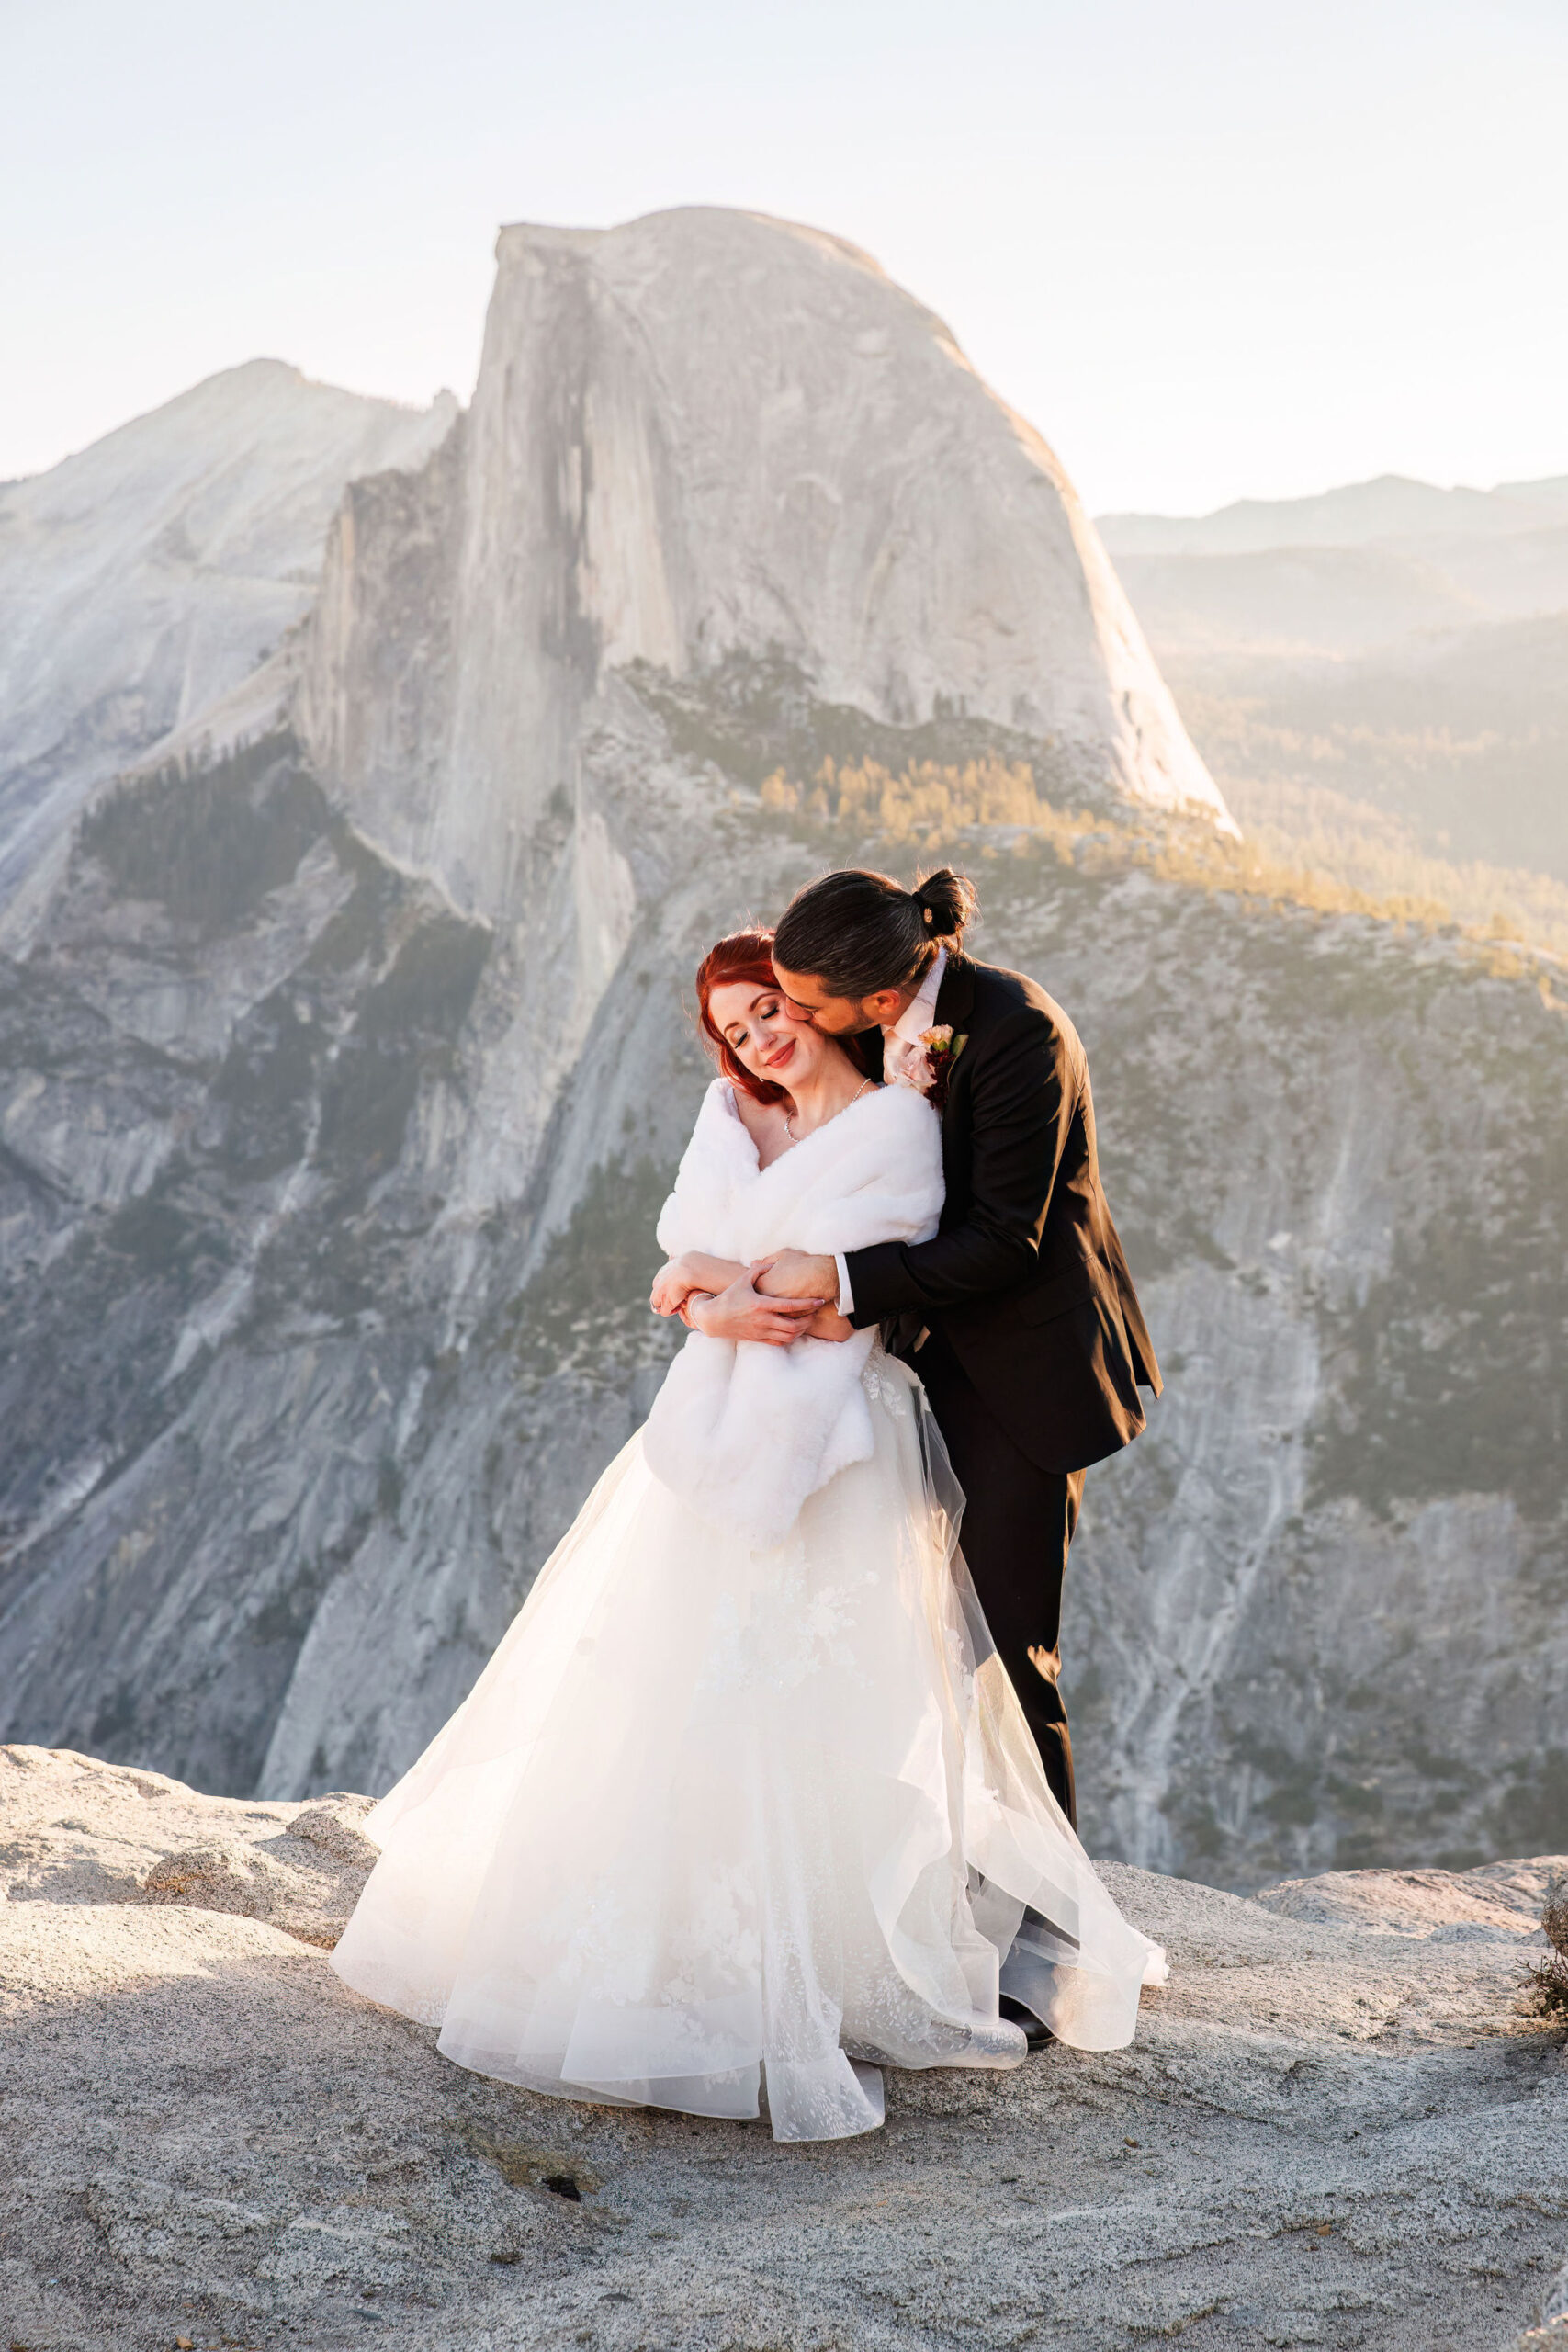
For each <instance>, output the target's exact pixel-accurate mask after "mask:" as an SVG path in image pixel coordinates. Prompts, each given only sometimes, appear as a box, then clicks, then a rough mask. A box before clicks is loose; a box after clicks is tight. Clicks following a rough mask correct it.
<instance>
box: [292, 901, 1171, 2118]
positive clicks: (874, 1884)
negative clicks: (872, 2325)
mask: <svg viewBox="0 0 1568 2352" xmlns="http://www.w3.org/2000/svg"><path fill="white" fill-rule="evenodd" d="M770 945H771V940H770V938H769V935H768V934H767V933H757V932H748V933H740V934H739V935H738V936H737V937H735V938H732V939H726V940H722V941H721V942H720V943H719V944H718V945H717V946H716V947H715V948H714V949H713V950H712V952H711V953H710V954H709V955H708V956H707V957H706V958H705V961H704V963H703V966H702V967H701V970H700V971H699V973H698V976H697V989H698V998H699V1002H700V1008H701V1018H702V1023H703V1028H704V1031H705V1035H706V1038H707V1040H708V1042H709V1044H710V1046H711V1048H712V1050H713V1052H714V1055H715V1057H716V1060H717V1061H718V1063H719V1066H720V1069H721V1071H722V1073H723V1075H721V1076H720V1077H718V1078H716V1079H715V1080H714V1082H713V1084H712V1085H711V1086H710V1087H709V1089H708V1091H707V1094H706V1096H705V1100H704V1103H703V1106H702V1110H701V1113H700V1115H699V1117H698V1120H697V1124H696V1128H695V1131H694V1134H693V1136H692V1140H691V1143H690V1144H689V1146H688V1147H687V1150H686V1154H685V1157H684V1159H682V1163H681V1169H680V1173H679V1175H678V1177H677V1179H676V1183H675V1190H674V1192H673V1193H671V1197H670V1199H669V1201H668V1202H667V1203H666V1204H665V1207H664V1211H663V1214H662V1216H660V1222H659V1242H660V1248H661V1249H662V1250H665V1251H666V1252H667V1253H668V1255H669V1260H670V1262H669V1263H668V1264H667V1265H666V1266H665V1267H664V1269H663V1271H662V1272H661V1273H660V1276H659V1278H658V1281H657V1282H656V1283H655V1285H654V1295H653V1304H654V1306H655V1307H656V1308H657V1309H658V1310H659V1311H660V1313H664V1314H678V1315H679V1316H680V1317H681V1319H682V1321H683V1322H684V1323H685V1324H686V1325H687V1326H688V1327H689V1330H690V1334H691V1336H690V1337H689V1338H688V1339H687V1340H686V1342H685V1346H684V1348H683V1349H682V1351H681V1353H680V1354H679V1355H678V1356H677V1357H676V1359H675V1362H674V1363H673V1364H672V1365H671V1370H670V1373H669V1375H668V1377H667V1378H666V1380H665V1383H664V1385H663V1387H662V1388H661V1390H660V1394H659V1397H658V1398H657V1399H656V1401H655V1404H654V1408H653V1410H652V1412H651V1414H650V1415H649V1419H648V1421H647V1423H646V1424H645V1426H644V1427H643V1429H642V1430H639V1431H638V1432H637V1435H636V1436H635V1437H633V1438H632V1440H631V1441H630V1442H629V1443H628V1444H627V1445H626V1446H625V1447H624V1448H623V1450H622V1452H621V1453H620V1454H619V1455H618V1456H617V1457H616V1459H615V1461H614V1462H613V1463H612V1464H611V1465H610V1467H609V1468H608V1470H606V1471H605V1473H604V1476H603V1477H602V1478H601V1479H600V1481H599V1483H598V1485H597V1486H596V1487H595V1488H594V1489H593V1492H592V1495H591V1496H590V1497H589V1498H588V1500H587V1502H586V1503H585V1504H584V1506H583V1508H582V1510H581V1513H580V1514H579V1516H578V1519H577V1521H576V1524H575V1525H574V1526H573V1527H572V1528H571V1530H570V1532H569V1533H568V1534H567V1536H566V1537H565V1538H564V1540H563V1541H562V1542H561V1544H559V1545H558V1547H557V1549H556V1551H555V1553H554V1555H552V1557H551V1558H550V1559H549V1560H548V1562H547V1564H546V1566H544V1568H543V1569H541V1571H540V1573H539V1576H538V1578H537V1580H536V1583H535V1586H534V1589H533V1590H532V1591H531V1593H530V1594H529V1596H528V1599H527V1600H526V1602H525V1605H524V1607H523V1608H522V1610H521V1611H519V1613H518V1615H517V1618H516V1620H515V1621H514V1623H513V1625H512V1627H511V1629H510V1631H509V1632H508V1633H507V1634H506V1636H505V1638H504V1639H503V1640H502V1644H501V1645H500V1647H499V1648H498V1650H497V1651H496V1653H495V1656H494V1657H492V1658H491V1662H490V1664H489V1666H488V1667H487V1668H486V1669H485V1671H484V1673H483V1674H482V1675H481V1676H480V1678H479V1681H478V1683H477V1684H476V1685H475V1687H474V1690H473V1691H472V1692H471V1693H470V1695H469V1697H468V1699H467V1700H466V1701H465V1702H464V1703H463V1705H462V1706H461V1707H459V1708H458V1710H457V1713H456V1714H455V1715H454V1716H453V1717H452V1718H451V1720H450V1722H449V1723H447V1724H446V1726H445V1728H444V1729H443V1730H442V1731H441V1732H439V1733H438V1734H437V1736H436V1737H435V1738H434V1740H433V1741H432V1743H431V1745H430V1747H428V1748H427V1749H426V1750H425V1752H424V1754H423V1756H422V1757H421V1758H420V1759H419V1761H418V1763H417V1764H415V1765H414V1767H413V1769H412V1771H410V1772H408V1773H407V1774H406V1775H405V1776H404V1778H403V1779H402V1780H401V1781H399V1783H398V1785H397V1786H396V1788H394V1789H393V1790H392V1792H391V1793H390V1794H389V1796H387V1797H385V1798H383V1800H382V1801H381V1803H380V1804H378V1806H377V1807H376V1809H375V1811H374V1812H373V1813H372V1814H371V1815H370V1816H369V1820H368V1822H367V1828H368V1831H369V1834H370V1836H371V1837H372V1838H373V1839H374V1840H375V1841H376V1843H377V1844H378V1846H379V1848H380V1849H381V1854H380V1860H379V1861H378V1864H377V1867H376V1869H375V1871H373V1872H372V1874H371V1877H370V1879H369V1881H368V1883H367V1886H366V1888H365V1892H364V1894H363V1895H362V1896H361V1898H360V1901H359V1905H358V1907H357V1909H356V1910H355V1914H354V1917H353V1918H352V1919H351V1920H350V1922H349V1925H348V1928H347V1929H346V1931H345V1933H344V1937H343V1939H342V1941H341V1942H340V1943H339V1945H338V1947H337V1950H336V1951H335V1952H334V1953H333V1967H334V1968H335V1969H336V1970H337V1973H338V1974H339V1975H340V1976H341V1977H342V1978H343V1979H344V1982H345V1983H346V1984H348V1985H353V1986H354V1987H355V1989H356V1990H357V1991H358V1992H360V1993H363V1994H366V1995H367V1996H369V1998H370V1999H372V2000H374V2001H378V2002H381V2003H383V2004H385V2005H386V2006H387V2007H391V2008H395V2009H398V2010H400V2011H401V2012H402V2013H403V2014H404V2015H405V2016H407V2017H411V2018H418V2019H421V2020H423V2021H424V2022H426V2023H429V2024H432V2025H438V2026H439V2027H440V2039H439V2043H438V2047H439V2048H440V2049H441V2050H442V2051H443V2052H445V2053H446V2056H447V2057H449V2058H452V2059H455V2060H456V2061H457V2064H459V2065H462V2066H468V2067H472V2068H473V2069H475V2070H476V2071H477V2072H479V2073H480V2074H485V2075H497V2076H500V2077H501V2078H502V2079H503V2080H505V2081H507V2082H513V2083H520V2084H524V2085H525V2086H527V2087H529V2088H530V2089H533V2090H536V2091H547V2092H550V2093H553V2094H554V2095H555V2096H557V2097H558V2098H579V2099H586V2100H592V2101H596V2102H606V2103H610V2104H615V2105H645V2106H654V2107H668V2108H676V2109H682V2110H684V2111H685V2112H687V2113H689V2114H694V2115H722V2116H754V2115H756V2114H757V2113H758V2112H759V2109H760V2100H761V2098H762V2097H763V2096H765V2098H766V2101H767V2110H768V2115H769V2118H770V2120H771V2123H772V2127H773V2133H774V2136H775V2137H776V2138H778V2139H781V2140H827V2139H839V2138H843V2137H846V2136H848V2135H850V2134H852V2133H853V2132H857V2131H870V2130H873V2129H874V2127H875V2126H876V2125H878V2124H879V2123H880V2122H881V2121H882V2120H883V2090H882V2077H881V2074H880V2072H879V2069H880V2068H881V2067H882V2066H884V2065H892V2066H906V2067H927V2066H990V2067H1009V2066H1016V2065H1017V2064H1020V2063H1021V2060H1022V2059H1023V2057H1024V2056H1025V2054H1026V2049H1027V2042H1026V2039H1025V2035H1024V2032H1023V2030H1022V2029H1021V2027H1019V2026H1018V2025H1016V2024H1013V2023H1010V2022H1009V2021H1008V2019H1007V2018H1004V2017H1003V2016H1002V2015H1001V2014H1000V2012H999V2010H998V1992H999V1991H1000V1992H1006V1993H1008V1994H1010V1996H1012V1997H1013V2000H1014V2001H1016V2002H1018V2003H1021V2005H1022V2006H1023V2007H1025V2008H1027V2009H1029V2010H1030V2011H1032V2013H1033V2014H1034V2015H1035V2016H1037V2017H1038V2018H1041V2019H1042V2020H1043V2023H1044V2024H1046V2025H1047V2026H1049V2027H1050V2029H1051V2030H1052V2031H1053V2032H1054V2033H1055V2035H1056V2036H1057V2037H1058V2038H1059V2039H1060V2040H1061V2041H1065V2042H1069V2043H1074V2044H1076V2045H1077V2046H1078V2047H1079V2048H1083V2049H1113V2048H1119V2047H1121V2046H1122V2044H1123V2043H1125V2042H1127V2041H1131V2039H1132V2037H1133V2033H1134V2026H1135V2022H1136V2017H1137V2007H1138V1993H1139V1987H1140V1985H1142V1984H1145V1983H1158V1982H1161V1981H1163V1977H1164V1973H1165V1971H1164V1960H1163V1956H1162V1955H1161V1953H1160V1952H1159V1951H1158V1949H1157V1947H1156V1946H1155V1945H1153V1944H1151V1943H1149V1942H1148V1941H1147V1939H1145V1937H1143V1936H1141V1935H1139V1934H1138V1933H1137V1932H1136V1931H1135V1930H1134V1928H1130V1927H1129V1926H1128V1925H1127V1923H1126V1922H1125V1921H1124V1920H1123V1919H1122V1917H1121V1915H1120V1914H1119V1912H1118V1911H1117V1910H1116V1908H1115V1906H1114V1905H1113V1904H1112V1903H1111V1898H1110V1896H1109V1895H1108V1894H1106V1892H1105V1890H1104V1888H1103V1887H1102V1886H1101V1885H1100V1882H1099V1880H1098V1879H1097V1878H1096V1877H1095V1875H1094V1872H1093V1870H1092V1868H1091V1867H1090V1865H1089V1860H1088V1858H1087V1856H1086V1855H1085V1853H1084V1851H1083V1849H1082V1847H1081V1846H1080V1845H1079V1844H1078V1842H1077V1838H1076V1837H1075V1836H1074V1834H1073V1831H1072V1829H1071V1828H1070V1827H1069V1826H1068V1824H1067V1821H1066V1816H1065V1815H1063V1813H1062V1812H1061V1810H1060V1809H1059V1807H1058V1806H1057V1804H1056V1803H1055V1799H1054V1797H1053V1796H1052V1795H1051V1792H1050V1791H1049V1789H1048V1788H1047V1786H1046V1784H1045V1780H1044V1776H1043V1772H1042V1770H1041V1767H1040V1762H1039V1758H1038V1755H1037V1752H1036V1750H1035V1747H1034V1744H1033V1741H1032V1738H1031V1737H1030V1735H1029V1731H1028V1728H1027V1726H1026V1724H1025V1722H1024V1718H1023V1715H1022V1713H1021V1709H1020V1707H1019V1703H1018V1701H1017V1699H1016V1698H1015V1697H1014V1695H1013V1691H1012V1689H1011V1686H1010V1683H1009V1682H1008V1679H1007V1678H1006V1675H1005V1674H1004V1673H1003V1671H1002V1669H1001V1666H1000V1663H999V1661H998V1658H997V1657H996V1656H995V1653H994V1651H993V1650H992V1647H991V1645H990V1641H989V1638H988V1636H987V1632H986V1626H985V1622H984V1619H983V1618H982V1616H981V1614H980V1611H979V1608H978V1605H977V1603H976V1600H975V1597H974V1592H973V1589H972V1587H971V1586H970V1584H969V1580H968V1576H967V1573H966V1571H965V1569H964V1561H963V1555H962V1554H961V1553H960V1551H959V1550H958V1527H959V1515H960V1512H961V1510H962V1497H961V1496H960V1495H959V1493H958V1491H957V1488H956V1487H955V1485H954V1483H953V1476H952V1472H951V1470H950V1469H949V1467H948V1465H947V1461H946V1456H945V1454H944V1453H943V1451H942V1441H941V1438H940V1435H939V1433H938V1431H937V1429H936V1425H935V1423H934V1421H933V1420H932V1419H931V1416H930V1414H929V1412H928V1411H927V1409H926V1406H925V1398H924V1392H923V1390H922V1389H921V1387H920V1384H919V1381H918V1380H917V1379H916V1377H915V1376H914V1374H912V1373H911V1372H910V1371H909V1370H908V1368H907V1367H906V1366H905V1365H904V1364H902V1363H897V1361H895V1360H894V1359H892V1358H891V1357H889V1356H887V1355H886V1354H885V1353H884V1352H883V1351H882V1350H881V1348H880V1347H879V1345H878V1344H877V1340H876V1335H875V1333H874V1331H863V1332H853V1331H852V1330H851V1328H850V1326H849V1325H848V1324H847V1323H845V1322H843V1321H842V1320H841V1319H840V1317H839V1316H838V1315H837V1314H836V1312H833V1311H832V1310H825V1309H823V1308H822V1307H821V1306H820V1305H819V1304H817V1303H814V1302H812V1301H810V1300H806V1301H795V1300H781V1299H772V1298H765V1297H763V1296H761V1295H760V1294H759V1293H758V1292H757V1291H756V1289H755V1288H754V1286H753V1278H754V1277H757V1276H760V1275H761V1272H762V1271H763V1262H764V1261H768V1260H769V1259H770V1258H771V1256H772V1255H773V1253H775V1252H777V1251H779V1250H784V1249H785V1248H792V1249H796V1250H808V1251H823V1252H831V1251H838V1250H847V1249H859V1248H862V1247H864V1246H866V1245H868V1244H870V1243H872V1242H874V1241H882V1240H893V1239H911V1240H912V1239H918V1238H924V1237H925V1236H926V1235H928V1234H930V1233H932V1232H934V1231H935V1229H936V1223H937V1216H938V1212H939V1210H940V1208H941V1205H942V1154H941V1130H940V1124H939V1121H938V1118H937V1115H936V1113H935V1112H934V1110H933V1109H932V1108H931V1104H930V1103H927V1102H926V1101H925V1099H924V1098H923V1096H922V1095H920V1094H919V1093H916V1092H913V1091H910V1090H908V1088H900V1087H897V1086H888V1087H879V1086H876V1085H874V1084H873V1083H872V1081H871V1080H868V1079H866V1078H865V1077H864V1076H863V1073H862V1071H861V1070H860V1069H859V1068H858V1067H857V1066H856V1064H855V1063H854V1062H853V1060H852V1058H851V1057H850V1055H849V1054H848V1053H847V1052H846V1051H845V1050H844V1048H843V1047H842V1046H841V1045H840V1044H839V1043H838V1042H837V1041H836V1040H835V1039H833V1038H832V1037H829V1036H827V1035H823V1034H822V1033H821V1032H819V1031H818V1030H817V1029H815V1028H812V1027H809V1026H806V1025H803V1024H801V1023H797V1022H796V1021H795V1020H794V1019H793V1018H792V1017H791V1015H790V1012H789V1010H788V1007H787V1005H786V1004H785V1002H784V1000H783V998H782V997H781V996H780V994H779V992H778V990H777V989H776V987H775V986H774V982H773V967H772V963H771V961H770V956H769V948H770Z"/></svg>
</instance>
